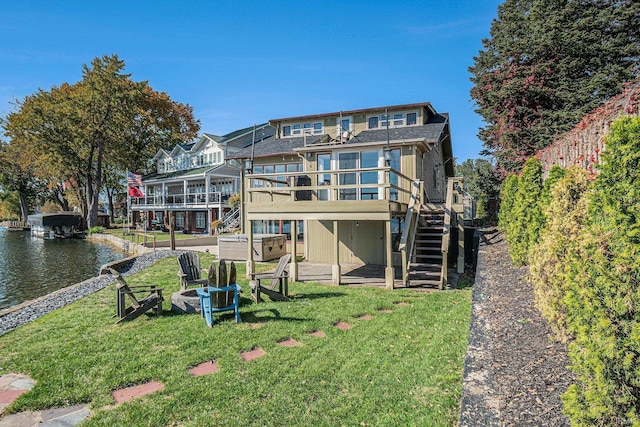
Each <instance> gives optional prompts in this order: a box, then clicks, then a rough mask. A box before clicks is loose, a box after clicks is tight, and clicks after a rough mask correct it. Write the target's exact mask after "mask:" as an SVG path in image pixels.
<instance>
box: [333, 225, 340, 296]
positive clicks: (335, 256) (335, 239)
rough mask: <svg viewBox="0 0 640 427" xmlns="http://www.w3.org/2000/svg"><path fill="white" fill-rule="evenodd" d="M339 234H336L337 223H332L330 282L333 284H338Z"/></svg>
mask: <svg viewBox="0 0 640 427" xmlns="http://www.w3.org/2000/svg"><path fill="white" fill-rule="evenodd" d="M341 276H342V275H341V273H340V234H339V233H338V221H335V220H334V221H333V265H332V266H331V280H332V281H333V283H334V284H336V285H339V284H340V277H341Z"/></svg>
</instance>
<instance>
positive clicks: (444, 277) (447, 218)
mask: <svg viewBox="0 0 640 427" xmlns="http://www.w3.org/2000/svg"><path fill="white" fill-rule="evenodd" d="M453 183H454V179H453V178H449V179H448V180H447V196H446V199H445V205H444V229H443V231H442V248H441V251H442V270H441V271H440V286H439V287H440V289H441V290H442V289H444V287H445V286H446V285H447V281H448V279H449V278H448V270H449V265H448V264H449V259H448V257H449V241H450V240H451V207H452V205H453V191H454V188H453Z"/></svg>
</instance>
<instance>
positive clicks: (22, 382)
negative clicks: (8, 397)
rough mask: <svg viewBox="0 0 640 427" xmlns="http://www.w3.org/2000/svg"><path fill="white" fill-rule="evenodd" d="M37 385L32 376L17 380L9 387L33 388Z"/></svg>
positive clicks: (18, 388)
mask: <svg viewBox="0 0 640 427" xmlns="http://www.w3.org/2000/svg"><path fill="white" fill-rule="evenodd" d="M35 385H36V382H35V381H34V380H32V379H31V378H24V379H19V380H15V381H14V382H12V383H11V385H10V386H9V389H15V390H31V389H32V388H33V386H35Z"/></svg>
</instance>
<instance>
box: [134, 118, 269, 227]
mask: <svg viewBox="0 0 640 427" xmlns="http://www.w3.org/2000/svg"><path fill="white" fill-rule="evenodd" d="M274 132H275V130H274V129H273V128H271V127H270V126H269V125H268V124H266V123H265V124H261V125H256V126H252V127H247V128H244V129H240V130H237V131H234V132H231V133H228V134H226V135H223V136H217V135H212V134H208V133H205V134H203V135H202V136H201V137H200V138H199V139H198V140H197V141H195V142H191V143H187V144H177V145H176V146H175V147H174V148H173V149H172V150H171V151H168V150H164V149H160V150H159V151H158V153H157V154H156V155H155V157H154V158H153V159H152V160H153V162H154V163H155V165H156V172H155V173H152V174H149V175H146V176H144V177H142V183H143V184H144V186H143V188H142V192H143V194H144V197H141V198H133V199H132V200H131V211H132V214H133V221H134V223H135V224H138V225H142V226H144V227H146V229H147V230H152V229H162V228H164V227H165V226H166V225H168V224H169V220H168V218H169V216H168V215H169V214H170V213H172V214H175V226H176V230H183V231H184V232H187V233H210V232H211V225H212V223H213V222H214V221H216V220H218V219H222V218H223V216H224V214H225V213H228V212H233V210H232V208H231V205H230V204H229V197H230V196H232V195H234V194H238V193H239V189H240V170H239V169H238V168H233V167H231V166H229V165H227V164H226V162H225V161H226V159H227V157H228V156H230V155H234V154H235V153H237V152H239V151H242V150H243V148H244V147H247V146H251V145H252V144H253V143H254V142H256V141H258V142H259V141H260V140H261V139H264V138H268V137H270V136H272V135H273V134H274Z"/></svg>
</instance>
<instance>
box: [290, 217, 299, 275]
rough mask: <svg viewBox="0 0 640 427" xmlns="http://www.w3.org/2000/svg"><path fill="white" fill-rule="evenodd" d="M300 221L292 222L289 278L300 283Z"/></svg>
mask: <svg viewBox="0 0 640 427" xmlns="http://www.w3.org/2000/svg"><path fill="white" fill-rule="evenodd" d="M297 252H298V221H296V220H295V219H294V220H291V264H290V265H289V278H290V279H291V281H293V282H297V281H298V257H297Z"/></svg>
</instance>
